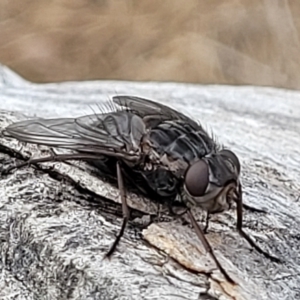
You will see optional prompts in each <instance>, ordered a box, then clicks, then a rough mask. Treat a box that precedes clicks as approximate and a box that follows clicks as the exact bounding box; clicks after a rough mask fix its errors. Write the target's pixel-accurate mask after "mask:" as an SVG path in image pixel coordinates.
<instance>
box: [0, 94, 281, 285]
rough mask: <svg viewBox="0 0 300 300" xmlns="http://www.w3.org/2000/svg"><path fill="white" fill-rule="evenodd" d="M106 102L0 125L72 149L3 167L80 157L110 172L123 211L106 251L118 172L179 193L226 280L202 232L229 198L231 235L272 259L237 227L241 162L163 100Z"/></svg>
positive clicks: (168, 198)
mask: <svg viewBox="0 0 300 300" xmlns="http://www.w3.org/2000/svg"><path fill="white" fill-rule="evenodd" d="M112 102H113V105H114V106H115V109H114V111H112V112H103V113H100V114H93V115H86V116H82V117H79V118H58V119H35V120H26V121H21V122H17V123H15V124H12V125H10V126H8V127H7V128H6V129H5V130H4V132H3V134H4V135H5V136H9V137H13V138H16V139H18V140H20V141H22V142H28V143H34V144H41V145H46V146H50V147H58V148H66V149H69V150H74V151H75V153H72V154H60V155H55V156H49V157H43V158H37V159H31V160H29V161H28V162H24V163H21V164H19V165H17V166H14V167H11V168H9V169H7V170H6V172H9V171H11V170H12V169H14V168H20V167H23V166H25V165H28V163H42V162H48V161H53V160H55V161H66V160H85V161H87V162H89V163H92V164H93V165H95V166H96V167H98V168H99V169H100V171H102V173H104V174H107V175H109V176H112V177H114V178H115V179H116V181H117V183H118V187H119V191H120V198H121V202H122V211H123V216H124V217H123V223H122V227H121V229H120V231H119V233H118V235H117V237H116V239H115V241H114V243H113V244H112V246H111V248H110V249H109V251H108V252H107V254H106V256H107V257H109V256H111V255H112V254H113V252H114V251H115V249H116V247H117V244H118V243H119V241H120V239H121V237H122V235H123V232H124V230H125V227H126V224H127V222H128V220H129V216H130V211H129V208H128V206H127V201H126V189H125V186H124V180H123V178H124V176H126V178H129V179H130V181H131V182H132V183H133V184H134V185H135V186H136V187H137V188H138V189H139V190H140V191H141V192H142V193H143V194H145V195H148V196H150V197H151V198H155V199H158V200H159V201H161V202H163V203H164V204H166V205H168V206H169V207H170V208H172V207H174V206H175V204H176V203H177V202H178V199H179V203H180V204H181V205H183V206H184V207H185V209H186V213H187V215H188V217H189V219H190V221H191V224H192V225H193V227H194V230H195V232H196V234H197V236H198V238H199V239H200V240H201V242H202V243H203V245H204V247H205V249H206V251H207V252H209V253H210V255H211V257H212V259H213V260H214V262H215V263H216V265H217V267H218V268H219V270H220V272H221V273H222V274H223V275H224V277H225V278H226V279H227V280H228V281H229V282H231V283H234V281H233V280H232V278H231V277H230V276H229V275H228V274H227V272H226V271H225V269H224V268H223V267H222V266H221V264H220V262H219V261H218V259H217V257H216V256H215V254H214V252H213V249H212V248H211V246H210V244H209V243H208V241H207V239H206V237H205V232H206V230H207V228H208V220H209V216H210V214H215V213H221V212H223V211H225V210H228V209H230V208H231V207H232V204H233V203H235V204H236V207H237V231H238V232H239V234H240V235H241V236H242V237H243V238H245V239H246V240H247V241H248V243H249V244H250V245H251V246H252V247H253V248H255V249H256V250H257V251H258V252H259V253H261V254H263V255H264V256H265V257H267V258H269V259H271V260H272V261H275V262H279V261H280V260H279V259H278V258H276V257H273V256H271V255H270V254H268V253H267V252H265V251H264V250H262V249H261V248H260V247H259V246H258V245H256V243H255V242H254V241H253V240H252V239H251V238H250V236H248V235H247V234H246V232H245V231H244V230H243V228H242V227H243V210H242V209H243V201H242V186H241V182H240V173H241V165H240V161H239V159H238V157H237V156H236V155H235V153H234V152H232V151H231V150H229V149H226V148H224V147H221V146H220V145H218V144H217V143H216V141H215V140H214V139H213V138H212V137H210V136H209V134H208V133H207V132H206V131H205V130H204V129H203V127H202V126H201V125H200V124H199V123H197V122H196V121H194V120H192V119H190V118H189V117H187V116H185V115H184V114H182V113H180V112H178V111H176V110H173V109H171V108H169V107H167V106H165V105H162V104H159V103H157V102H154V101H151V100H147V99H143V98H139V97H133V96H115V97H113V98H112ZM195 206H198V207H200V208H201V209H203V210H204V211H206V212H207V220H206V226H205V228H204V229H202V228H201V227H200V226H199V225H198V223H197V222H196V220H195V218H194V216H193V214H192V211H191V210H192V208H193V207H195Z"/></svg>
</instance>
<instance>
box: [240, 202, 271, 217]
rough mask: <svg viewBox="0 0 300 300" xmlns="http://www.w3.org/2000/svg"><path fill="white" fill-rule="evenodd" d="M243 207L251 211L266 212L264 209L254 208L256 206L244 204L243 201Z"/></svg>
mask: <svg viewBox="0 0 300 300" xmlns="http://www.w3.org/2000/svg"><path fill="white" fill-rule="evenodd" d="M243 208H244V209H247V210H249V211H251V212H257V213H262V214H266V213H267V211H265V210H264V209H260V208H256V207H253V206H250V205H248V204H245V203H243Z"/></svg>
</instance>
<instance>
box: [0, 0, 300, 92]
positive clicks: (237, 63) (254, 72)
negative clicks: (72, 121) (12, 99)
mask: <svg viewBox="0 0 300 300" xmlns="http://www.w3.org/2000/svg"><path fill="white" fill-rule="evenodd" d="M299 17H300V2H299V1H292V0H291V1H288V0H251V1H242V0H227V1H220V0H210V1H205V0H189V1H183V0H164V1H161V0H160V1H158V0H144V1H139V0H136V1H134V0H127V1H121V0H52V1H51V0H47V1H46V0H0V63H2V64H5V65H7V66H8V67H10V68H11V69H13V70H14V71H16V72H18V73H19V74H20V75H21V76H23V77H25V78H26V79H28V80H31V81H34V82H59V81H68V80H92V79H120V80H137V81H145V80H147V81H148V80H150V81H176V82H190V83H209V84H214V83H218V84H234V85H242V84H251V85H261V86H275V87H283V88H291V89H299V88H300V59H299V53H300V34H299V32H300V18H299Z"/></svg>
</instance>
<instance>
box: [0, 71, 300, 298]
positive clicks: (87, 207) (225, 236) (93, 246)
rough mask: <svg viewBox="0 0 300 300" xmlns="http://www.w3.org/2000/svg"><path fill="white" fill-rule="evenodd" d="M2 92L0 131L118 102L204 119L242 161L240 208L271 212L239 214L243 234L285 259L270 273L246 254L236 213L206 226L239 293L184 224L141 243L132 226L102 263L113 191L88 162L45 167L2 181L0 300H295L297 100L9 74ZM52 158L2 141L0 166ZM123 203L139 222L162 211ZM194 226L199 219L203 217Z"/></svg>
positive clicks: (299, 276) (110, 230)
mask: <svg viewBox="0 0 300 300" xmlns="http://www.w3.org/2000/svg"><path fill="white" fill-rule="evenodd" d="M0 90H1V93H0V110H1V111H0V130H1V129H2V128H4V127H5V126H7V125H8V124H9V123H11V122H14V121H16V120H20V119H22V118H25V115H26V116H31V117H32V116H34V115H35V116H38V117H58V116H60V117H68V116H71V117H74V116H80V115H83V114H86V113H92V109H91V106H92V107H93V108H94V109H95V110H97V103H99V102H101V101H104V100H107V98H108V97H109V96H111V95H114V94H132V95H137V96H142V97H146V98H151V99H156V100H158V101H162V102H164V103H166V104H168V105H172V106H173V107H175V108H177V109H179V110H182V111H184V112H186V113H188V114H189V115H191V116H193V117H195V118H196V119H199V120H200V121H201V122H202V123H203V124H204V125H207V126H209V128H211V129H212V130H213V131H214V133H215V134H216V136H217V137H218V140H219V141H220V142H222V143H224V144H225V145H228V146H230V148H232V149H233V150H234V151H236V153H237V154H238V155H239V157H240V158H241V161H242V164H243V165H242V166H243V170H242V182H243V186H244V201H245V203H247V204H249V205H251V206H253V207H256V208H261V209H265V210H267V213H266V214H263V213H254V212H250V211H245V217H244V219H245V222H244V223H245V230H246V231H247V232H248V233H250V234H251V236H252V237H253V238H255V239H256V240H257V242H258V243H259V244H260V245H261V247H263V248H264V249H266V250H267V251H269V252H271V253H272V254H274V255H276V256H278V257H280V258H281V259H282V260H283V263H282V264H276V263H272V262H270V261H269V260H267V259H265V258H264V257H263V256H261V255H260V254H258V253H257V252H256V251H252V250H251V248H250V247H249V245H248V244H247V242H246V241H244V240H243V239H242V238H240V237H239V235H238V234H237V232H236V231H235V225H236V213H235V211H234V210H232V211H229V212H226V213H224V214H220V215H216V216H214V217H213V218H212V221H211V223H210V230H209V233H208V234H207V238H208V239H209V241H210V242H211V244H212V245H213V247H214V249H215V251H216V255H217V256H218V258H219V259H220V260H221V262H222V264H223V266H224V267H225V268H226V270H228V271H229V272H230V274H231V276H232V277H233V278H234V279H236V280H237V282H238V286H232V285H230V284H229V283H227V282H226V281H225V280H224V278H223V277H222V276H221V275H220V273H219V271H218V270H217V269H216V267H215V265H214V264H213V262H212V261H211V259H210V257H209V256H208V255H207V254H205V253H204V252H203V247H202V245H201V243H200V241H198V239H197V237H196V235H195V233H194V231H193V229H192V228H191V227H190V226H188V225H182V223H181V222H180V221H179V220H174V221H171V222H164V223H162V222H161V223H155V224H152V225H150V226H149V227H148V228H146V229H144V230H143V231H142V238H140V237H139V235H136V231H138V229H134V228H135V227H134V226H130V227H128V228H127V230H126V233H125V236H124V238H123V239H122V240H121V243H120V245H119V246H118V250H117V252H116V253H115V254H114V255H113V257H112V258H111V259H110V260H106V259H103V256H104V254H105V252H106V251H107V250H108V248H109V246H110V245H111V243H112V241H113V239H114V235H115V234H116V232H117V231H118V229H119V226H120V224H121V218H120V217H117V216H115V211H114V210H115V206H117V208H118V211H119V212H120V207H119V205H118V204H116V203H117V202H119V199H118V191H117V189H116V188H115V187H113V186H112V185H110V184H108V183H105V182H103V181H102V180H100V179H99V178H98V177H97V175H96V173H95V172H93V169H92V168H91V167H89V166H87V165H86V164H85V163H78V162H77V163H70V164H65V163H47V164H44V165H40V167H39V168H38V169H37V168H35V167H33V166H31V167H27V168H23V169H21V170H17V171H15V172H13V173H12V174H10V175H8V176H3V177H1V178H0V204H1V209H0V237H1V245H0V255H1V260H0V267H1V277H0V298H1V299H12V298H13V299H189V300H191V299H251V300H252V299H274V300H275V299H299V298H300V256H299V251H300V239H299V236H300V233H299V228H300V208H299V196H300V184H299V181H300V175H299V166H300V146H299V141H300V134H299V133H300V93H299V92H295V91H287V90H278V89H274V88H258V87H251V86H249V87H234V86H232V87H231V86H200V85H188V84H172V83H134V82H113V81H109V82H108V81H94V82H70V83H67V82H66V83H63V84H43V85H36V84H32V83H30V82H27V81H25V80H23V79H22V78H20V77H19V76H18V75H16V74H14V73H13V72H11V71H10V70H8V69H7V68H5V67H1V69H0ZM48 151H49V149H48V148H47V147H37V146H36V145H30V144H27V145H24V144H22V143H19V142H18V141H16V140H13V139H6V138H3V137H0V164H2V167H3V166H6V165H7V164H11V163H15V162H16V159H15V158H13V154H14V153H16V152H17V153H20V155H22V156H23V157H30V156H31V155H34V156H38V155H41V154H43V155H45V154H46V153H47V152H48ZM17 160H18V159H17ZM51 166H52V167H53V168H52V167H51ZM60 174H65V175H67V176H68V178H69V179H68V180H66V179H62V176H59V175H60ZM128 198H129V204H130V206H131V207H132V208H134V212H135V213H136V216H137V217H143V215H145V216H146V215H147V214H152V213H153V214H155V213H156V211H157V209H158V208H157V207H156V205H155V204H153V203H151V202H150V201H149V200H148V199H146V198H142V197H140V196H138V195H135V194H132V193H131V194H130V195H129V197H128ZM91 201H92V202H91ZM197 217H198V220H199V221H203V219H202V214H201V212H199V211H197Z"/></svg>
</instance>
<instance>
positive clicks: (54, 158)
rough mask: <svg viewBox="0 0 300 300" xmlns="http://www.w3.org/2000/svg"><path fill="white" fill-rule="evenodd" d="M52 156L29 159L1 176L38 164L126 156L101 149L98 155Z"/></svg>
mask: <svg viewBox="0 0 300 300" xmlns="http://www.w3.org/2000/svg"><path fill="white" fill-rule="evenodd" d="M51 153H52V155H49V156H46V157H40V158H33V159H29V160H27V161H25V162H22V163H20V164H17V165H15V166H12V167H10V168H7V169H6V170H3V171H2V172H1V175H7V174H8V173H9V172H11V171H12V170H14V169H20V168H23V167H25V166H29V165H32V164H33V165H34V164H37V163H43V162H53V161H67V160H88V159H89V160H91V159H95V160H98V159H99V156H100V155H110V156H113V157H115V158H124V155H123V154H122V153H113V154H112V153H111V152H110V151H108V150H105V149H101V150H98V151H97V154H89V153H78V154H77V153H71V154H55V152H54V151H51ZM125 158H126V159H127V160H129V161H131V160H133V161H134V160H135V159H136V157H129V156H128V157H125Z"/></svg>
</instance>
